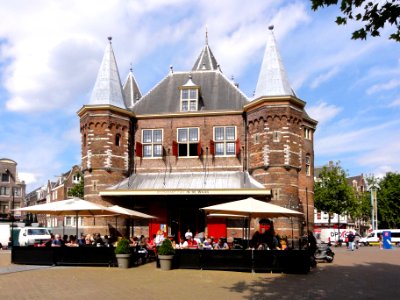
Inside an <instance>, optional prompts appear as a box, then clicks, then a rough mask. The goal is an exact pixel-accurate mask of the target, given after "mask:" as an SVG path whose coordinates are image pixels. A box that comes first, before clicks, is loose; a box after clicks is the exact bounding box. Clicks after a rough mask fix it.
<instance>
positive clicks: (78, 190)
mask: <svg viewBox="0 0 400 300" xmlns="http://www.w3.org/2000/svg"><path fill="white" fill-rule="evenodd" d="M68 196H72V197H78V198H83V196H84V181H83V176H81V180H80V181H79V183H78V184H75V185H74V186H73V187H72V188H71V189H70V190H69V191H68Z"/></svg>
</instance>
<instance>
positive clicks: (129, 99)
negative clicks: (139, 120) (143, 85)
mask: <svg viewBox="0 0 400 300" xmlns="http://www.w3.org/2000/svg"><path fill="white" fill-rule="evenodd" d="M123 92H124V99H125V105H126V107H132V106H133V105H134V104H135V102H137V101H139V99H140V98H141V97H142V93H141V92H140V89H139V85H138V84H137V82H136V79H135V76H134V75H133V72H132V68H131V69H130V71H129V74H128V77H127V78H126V80H125V83H124V86H123Z"/></svg>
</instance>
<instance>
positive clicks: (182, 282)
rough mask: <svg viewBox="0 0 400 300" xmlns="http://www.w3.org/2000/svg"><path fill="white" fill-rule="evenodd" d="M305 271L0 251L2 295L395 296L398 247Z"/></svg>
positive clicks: (365, 250) (343, 253)
mask: <svg viewBox="0 0 400 300" xmlns="http://www.w3.org/2000/svg"><path fill="white" fill-rule="evenodd" d="M333 250H334V251H335V253H336V256H335V260H334V262H333V263H331V264H328V263H319V264H318V266H317V267H316V268H315V269H313V270H312V271H311V272H310V273H309V274H307V275H294V274H269V273H268V274H265V273H257V274H251V273H241V272H224V271H204V270H172V271H162V270H159V269H156V266H155V263H149V264H146V265H142V266H139V267H135V268H130V269H118V268H108V267H49V266H24V265H13V264H11V263H10V252H9V251H0V297H1V299H43V298H52V297H54V298H57V299H85V298H87V299H88V298H89V297H90V298H91V299H94V298H96V299H131V298H135V299H147V300H149V299H174V300H177V299H205V298H210V299H219V300H221V299H230V300H234V299H274V300H275V299H341V298H342V299H346V300H347V299H400V288H399V282H400V281H399V276H400V248H394V249H392V250H380V249H378V248H377V247H362V248H360V249H359V250H356V251H348V250H346V249H345V248H344V247H343V248H333Z"/></svg>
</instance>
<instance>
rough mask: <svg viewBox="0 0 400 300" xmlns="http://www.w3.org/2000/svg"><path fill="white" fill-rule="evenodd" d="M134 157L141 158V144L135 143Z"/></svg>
mask: <svg viewBox="0 0 400 300" xmlns="http://www.w3.org/2000/svg"><path fill="white" fill-rule="evenodd" d="M135 148H136V149H135V151H136V156H138V157H143V145H142V143H141V142H136V147H135Z"/></svg>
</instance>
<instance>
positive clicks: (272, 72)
mask: <svg viewBox="0 0 400 300" xmlns="http://www.w3.org/2000/svg"><path fill="white" fill-rule="evenodd" d="M273 29H274V27H273V26H270V27H269V31H268V39H267V46H266V48H265V53H264V59H263V62H262V65H261V70H260V75H259V77H258V82H257V87H256V92H255V95H254V98H255V99H256V98H259V97H263V96H295V94H294V92H293V90H292V88H291V86H290V83H289V80H288V77H287V74H286V71H285V67H284V66H283V62H282V59H281V56H280V54H279V50H278V47H277V45H276V41H275V37H274V33H273Z"/></svg>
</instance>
